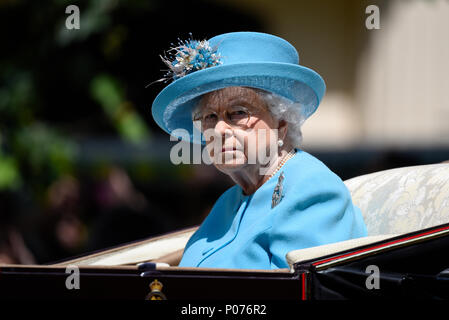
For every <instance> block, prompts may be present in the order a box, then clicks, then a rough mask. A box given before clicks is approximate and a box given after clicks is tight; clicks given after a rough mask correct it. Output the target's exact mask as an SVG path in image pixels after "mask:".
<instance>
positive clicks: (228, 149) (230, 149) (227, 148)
mask: <svg viewBox="0 0 449 320" xmlns="http://www.w3.org/2000/svg"><path fill="white" fill-rule="evenodd" d="M235 150H237V148H233V147H226V148H225V147H223V148H222V149H221V152H226V151H235Z"/></svg>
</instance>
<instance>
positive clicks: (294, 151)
mask: <svg viewBox="0 0 449 320" xmlns="http://www.w3.org/2000/svg"><path fill="white" fill-rule="evenodd" d="M295 153H296V150H295V148H293V149H292V150H290V152H289V153H287V155H286V156H285V157H284V158H282V160H281V162H279V164H278V166H277V168H276V169H275V170H274V171H273V173H271V174H270V177H269V178H268V180H269V179H271V178H272V177H273V176H274V175H275V174H276V173H277V172H278V171H279V169H281V168H282V166H283V165H284V164H285V163H286V162H287V161H288V160H289V159H291V158H292V157H293V156H294V155H295Z"/></svg>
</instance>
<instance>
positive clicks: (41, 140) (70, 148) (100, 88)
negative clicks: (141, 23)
mask: <svg viewBox="0 0 449 320" xmlns="http://www.w3.org/2000/svg"><path fill="white" fill-rule="evenodd" d="M69 4H77V5H79V6H80V7H81V13H82V28H81V29H79V30H77V31H76V32H73V30H68V29H66V28H65V18H66V16H67V15H66V14H65V7H66V6H67V5H69ZM120 4H122V5H123V3H121V2H120V1H114V0H102V1H94V0H92V1H78V2H76V3H72V2H71V1H65V0H59V1H47V2H42V3H41V4H39V5H37V4H36V3H34V2H31V1H30V2H26V1H25V2H22V1H18V2H14V1H12V2H7V3H3V4H2V6H0V7H1V9H2V10H10V13H9V15H8V13H7V11H3V12H2V17H9V18H10V19H9V22H11V21H13V20H14V19H15V15H20V12H21V11H22V15H21V17H22V19H23V20H21V22H20V23H22V24H21V25H20V28H23V30H19V28H18V31H17V33H18V36H17V37H14V36H11V37H7V38H6V39H5V40H4V44H5V47H6V48H9V49H11V50H10V51H7V53H8V54H7V55H6V56H4V57H2V59H1V60H0V71H1V72H0V191H2V190H15V191H20V190H21V189H22V188H25V187H27V188H29V189H31V190H34V191H36V192H38V193H39V192H44V191H45V189H46V187H48V186H49V185H50V184H51V183H52V182H53V181H55V180H57V179H58V178H59V177H61V176H63V175H67V174H71V175H76V172H75V170H76V162H77V158H78V155H79V148H78V145H77V142H76V141H77V140H76V139H75V137H74V135H73V133H75V134H77V136H79V135H80V133H79V132H73V131H71V129H72V130H73V127H71V128H70V127H67V126H64V124H61V125H60V124H59V123H58V122H57V121H56V122H55V121H49V119H47V117H46V115H48V113H49V112H50V114H51V111H48V110H52V108H53V109H54V108H55V107H56V108H58V109H59V110H64V109H66V110H65V112H67V113H70V110H71V109H70V108H73V106H71V105H70V102H71V101H70V100H67V101H61V103H60V105H58V106H55V105H54V101H52V102H49V101H48V99H47V98H46V97H45V96H43V94H42V92H41V88H43V86H50V87H51V83H52V82H58V81H60V80H59V79H57V78H51V77H50V76H49V78H48V79H47V78H45V75H43V74H42V72H45V71H46V70H42V69H40V68H41V66H45V63H47V64H48V63H50V64H51V61H48V59H51V57H52V56H53V57H57V59H61V55H63V54H65V57H66V58H65V59H66V61H67V62H66V63H65V64H66V65H67V69H66V70H59V72H60V74H61V76H66V74H67V72H70V71H68V70H69V69H70V66H71V65H72V66H73V65H74V63H76V61H78V60H79V59H84V60H83V63H84V65H83V68H82V70H81V73H79V71H80V70H79V69H80V68H77V67H76V66H75V70H73V71H74V72H73V75H72V77H73V80H72V79H71V81H73V83H75V84H76V83H83V79H82V77H89V78H90V79H91V80H90V82H89V83H88V84H87V87H86V89H87V90H86V91H84V92H81V94H84V95H85V97H84V98H80V97H79V96H77V97H74V99H77V100H78V101H88V99H91V101H93V102H94V104H93V105H96V106H97V108H99V109H100V110H102V112H103V113H104V115H106V119H108V120H109V123H110V125H111V126H112V127H113V128H115V130H116V132H117V134H118V135H119V137H121V138H122V139H124V140H125V141H127V142H131V143H135V144H139V143H142V142H148V140H149V138H150V134H149V129H148V127H147V124H146V123H145V121H144V119H142V117H141V116H140V115H139V113H138V112H137V110H136V107H135V105H134V104H133V102H132V101H131V100H130V99H129V98H128V97H127V94H126V90H125V86H124V85H123V83H122V82H121V81H120V80H119V79H118V78H117V77H114V76H112V75H110V74H105V73H102V72H98V71H97V74H95V71H93V73H94V74H93V75H92V72H90V73H86V71H87V72H89V71H90V70H89V68H88V67H89V63H91V62H90V61H91V59H92V57H93V56H95V55H98V54H100V55H103V56H104V59H111V57H114V54H116V53H117V52H119V51H120V50H121V46H122V45H123V39H124V37H126V32H127V30H126V28H124V27H123V26H121V25H118V26H115V25H114V24H113V21H112V19H111V14H112V12H113V11H114V10H117V7H118V6H119V5H120ZM137 4H138V3H137V2H133V4H131V6H133V5H136V6H137ZM128 5H129V4H128ZM36 6H38V7H39V10H35V9H37V7H36ZM33 7H35V9H33ZM44 16H46V18H43V17H44ZM12 27H14V26H12ZM32 30H39V32H40V33H39V37H38V38H29V39H27V38H24V37H20V35H21V34H20V33H21V32H23V33H24V34H27V37H29V34H36V32H35V31H32ZM44 31H46V32H44ZM48 31H49V32H48ZM95 34H103V35H102V36H101V38H102V39H103V40H102V44H101V45H100V46H99V47H91V46H90V45H89V42H88V41H89V37H92V36H93V35H95ZM16 38H18V39H22V40H17V39H16ZM28 40H29V41H28ZM17 41H19V42H17ZM24 41H28V43H27V47H26V50H24V46H23V44H24V43H23V42H24ZM80 44H81V45H82V46H84V56H80V55H77V54H76V50H78V49H77V48H78V46H79V45H80ZM71 48H73V49H71ZM14 50H16V51H14ZM67 50H68V51H67ZM70 51H72V52H75V53H72V54H70V53H69V54H67V52H70ZM87 52H89V53H88V54H87V55H86V53H87ZM49 57H50V58H49ZM83 57H84V58H83ZM98 58H99V57H96V59H98ZM62 60H63V61H64V58H62ZM55 63H61V62H57V61H55ZM62 63H64V62H62ZM77 69H78V70H77ZM50 72H55V71H50ZM56 75H58V74H56ZM58 76H59V75H58ZM42 79H45V83H42ZM84 82H85V81H84ZM56 84H57V83H56ZM69 86H70V83H67V84H66V87H69ZM80 88H81V87H80ZM80 88H75V90H83V89H82V88H81V89H80ZM75 93H76V91H75ZM78 93H79V92H78ZM57 94H58V92H55V96H57ZM67 99H69V98H67ZM49 103H53V104H52V105H49ZM91 104H92V103H91ZM81 107H84V108H86V106H81ZM46 110H47V111H46ZM91 111H92V109H91ZM92 113H94V112H92ZM97 113H98V112H97ZM32 192H33V191H32Z"/></svg>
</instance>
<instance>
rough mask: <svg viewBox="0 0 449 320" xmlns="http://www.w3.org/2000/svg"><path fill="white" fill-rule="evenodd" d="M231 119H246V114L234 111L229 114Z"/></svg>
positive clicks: (242, 111) (243, 111)
mask: <svg viewBox="0 0 449 320" xmlns="http://www.w3.org/2000/svg"><path fill="white" fill-rule="evenodd" d="M229 116H230V117H231V119H240V118H247V117H248V113H247V112H246V111H245V110H235V111H231V112H230V113H229Z"/></svg>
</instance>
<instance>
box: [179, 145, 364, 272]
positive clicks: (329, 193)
mask: <svg viewBox="0 0 449 320" xmlns="http://www.w3.org/2000/svg"><path fill="white" fill-rule="evenodd" d="M296 151H297V152H296V154H295V155H294V156H293V157H292V158H291V159H290V160H288V161H287V162H286V163H285V164H284V165H283V166H282V168H281V169H280V170H279V171H278V172H277V173H276V174H275V175H274V176H273V177H272V178H270V179H269V180H267V181H266V182H265V183H264V184H263V185H262V186H261V187H259V189H257V190H256V191H255V192H254V193H253V194H251V195H244V194H243V191H242V188H241V187H240V186H239V185H237V184H236V185H234V186H233V187H231V188H229V189H228V190H226V191H225V192H224V193H223V194H222V195H221V196H220V198H218V200H217V201H216V203H215V204H214V206H213V208H212V210H211V212H210V213H209V215H208V216H207V217H206V219H205V220H204V221H203V223H202V224H201V226H200V227H199V229H198V230H197V231H196V232H195V233H194V234H193V235H192V237H191V238H190V239H189V241H188V243H187V245H186V247H185V249H184V254H183V257H182V259H181V262H180V264H179V266H181V267H204V268H232V269H234V268H235V269H277V268H288V264H287V261H286V258H285V256H286V254H287V253H288V252H289V251H292V250H296V249H302V248H308V247H313V246H319V245H323V244H327V243H333V242H337V241H343V240H348V239H352V238H358V237H363V236H366V235H367V231H366V226H365V223H364V222H363V217H362V214H361V212H360V209H358V208H357V207H356V206H355V205H354V204H353V203H352V200H351V195H350V193H349V191H348V189H347V188H346V186H345V184H344V183H343V181H342V180H341V179H340V178H339V177H338V176H337V175H336V174H334V173H333V172H332V171H331V170H330V169H329V168H327V167H326V166H325V165H324V164H323V163H322V162H321V161H320V160H318V159H316V158H315V157H313V156H311V155H310V154H308V153H307V152H304V151H302V150H299V149H296ZM281 173H283V176H284V179H283V183H282V186H283V190H282V198H281V200H280V202H279V203H278V204H277V205H276V206H274V207H273V208H272V196H273V191H274V189H275V187H276V184H277V183H278V179H279V176H280V174H281Z"/></svg>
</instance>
